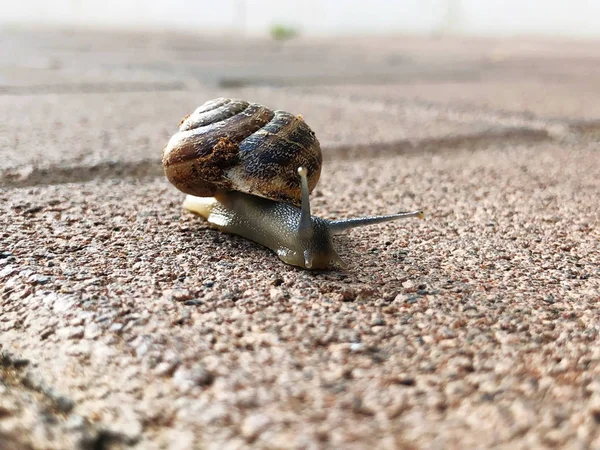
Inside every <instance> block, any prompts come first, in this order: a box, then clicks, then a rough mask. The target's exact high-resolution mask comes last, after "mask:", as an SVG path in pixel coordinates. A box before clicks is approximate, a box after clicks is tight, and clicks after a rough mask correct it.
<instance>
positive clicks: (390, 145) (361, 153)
mask: <svg viewBox="0 0 600 450" xmlns="http://www.w3.org/2000/svg"><path fill="white" fill-rule="evenodd" d="M550 140H553V138H552V136H551V135H550V134H549V133H548V132H547V131H546V130H539V129H529V128H508V129H498V130H491V131H483V132H481V133H472V134H464V135H454V136H445V137H442V138H428V139H419V140H412V139H400V140H397V141H393V142H386V143H380V144H365V145H361V144H356V145H340V146H332V147H324V152H323V153H324V154H323V156H324V159H325V160H329V161H331V160H345V159H349V158H353V159H363V158H377V157H382V156H388V155H403V154H411V153H421V152H430V153H437V152H444V151H451V150H457V149H464V148H472V149H475V148H480V147H486V146H489V145H493V144H495V145H517V144H523V143H535V142H546V141H550ZM0 173H1V172H0ZM161 176H163V169H162V166H161V164H160V162H158V161H157V160H156V159H155V158H152V159H146V160H141V161H134V162H123V161H110V162H101V163H98V164H92V165H81V166H78V165H74V166H62V167H57V166H50V167H31V166H28V167H27V168H20V169H17V170H13V171H11V170H9V171H6V172H4V173H2V178H0V189H8V188H13V189H14V188H26V187H34V186H49V185H58V184H67V183H85V182H88V181H92V180H109V179H125V178H134V177H135V178H138V179H140V178H156V177H161Z"/></svg>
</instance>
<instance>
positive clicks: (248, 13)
mask: <svg viewBox="0 0 600 450" xmlns="http://www.w3.org/2000/svg"><path fill="white" fill-rule="evenodd" d="M0 23H36V24H39V23H42V24H51V25H57V24H58V25H76V26H100V27H132V28H153V27H154V28H161V29H164V28H166V29H184V30H208V31H236V32H238V31H242V32H246V33H251V34H261V33H267V32H268V29H269V27H270V26H271V25H273V24H281V25H291V26H295V27H297V28H298V29H299V30H301V31H302V32H303V33H304V34H336V33H356V32H359V33H381V32H399V33H411V32H416V33H437V32H451V33H464V34H480V35H512V34H537V35H546V36H548V35H549V36H553V35H563V36H573V37H600V0H17V1H15V0H0Z"/></svg>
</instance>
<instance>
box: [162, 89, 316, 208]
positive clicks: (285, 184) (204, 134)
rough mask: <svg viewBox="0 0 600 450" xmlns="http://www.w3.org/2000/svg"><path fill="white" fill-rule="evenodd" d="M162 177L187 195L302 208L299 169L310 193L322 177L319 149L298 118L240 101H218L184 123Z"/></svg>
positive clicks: (170, 147) (170, 145)
mask: <svg viewBox="0 0 600 450" xmlns="http://www.w3.org/2000/svg"><path fill="white" fill-rule="evenodd" d="M162 162H163V167H164V170H165V175H166V176H167V178H168V179H169V181H170V182H171V183H173V184H174V185H175V187H177V188H178V189H179V190H181V191H183V192H185V193H186V194H191V195H195V196H198V197H211V196H213V195H214V194H215V193H216V192H217V191H219V190H229V191H231V190H234V191H241V192H244V193H247V194H253V195H258V196H260V197H266V198H270V199H272V200H278V201H284V202H287V203H292V204H295V205H300V203H301V199H302V195H301V189H300V179H299V177H298V172H297V169H298V167H300V166H302V167H306V169H307V171H308V184H309V188H310V190H311V191H312V190H313V189H314V187H315V186H316V184H317V182H318V181H319V176H320V174H321V164H322V157H321V147H320V145H319V141H318V140H317V137H316V136H315V133H314V132H313V131H312V130H311V129H310V128H309V126H308V125H307V124H306V123H305V122H304V120H303V119H302V118H301V117H299V116H294V115H293V114H290V113H288V112H286V111H279V110H277V111H271V110H270V109H268V108H266V107H264V106H262V105H259V104H256V103H248V102H246V101H243V100H231V99H226V98H218V99H215V100H210V101H208V102H206V103H204V104H203V105H202V106H200V107H198V108H197V109H196V110H195V111H194V112H193V113H192V114H190V115H189V116H187V117H186V118H184V119H183V121H182V122H181V124H180V125H179V132H177V133H175V134H174V135H173V136H172V137H171V139H170V140H169V142H168V143H167V145H166V147H165V148H164V149H163V153H162Z"/></svg>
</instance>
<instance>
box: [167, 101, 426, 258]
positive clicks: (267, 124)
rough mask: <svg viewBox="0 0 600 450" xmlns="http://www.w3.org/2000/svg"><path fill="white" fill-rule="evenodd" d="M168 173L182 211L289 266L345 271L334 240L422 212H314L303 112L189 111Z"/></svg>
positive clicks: (230, 107)
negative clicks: (344, 215) (339, 215)
mask: <svg viewBox="0 0 600 450" xmlns="http://www.w3.org/2000/svg"><path fill="white" fill-rule="evenodd" d="M162 163H163V168H164V172H165V175H166V177H167V178H168V180H169V181H170V182H171V183H172V184H173V185H174V186H175V187H177V188H178V189H179V190H180V191H182V192H184V193H185V194H188V195H187V197H186V199H185V201H184V203H183V208H184V209H187V210H189V211H191V212H193V213H195V214H198V215H200V216H201V217H203V218H204V219H206V220H207V221H208V222H209V224H211V225H212V226H213V227H215V228H217V229H218V230H221V231H223V232H226V233H232V234H237V235H240V236H243V237H245V238H247V239H250V240H252V241H255V242H257V243H259V244H261V245H263V246H265V247H267V248H269V249H271V250H273V251H274V252H275V253H276V254H277V255H278V256H279V258H280V259H281V260H282V261H283V262H285V263H287V264H291V265H294V266H299V267H303V268H307V269H329V268H333V267H335V266H339V267H342V268H344V267H345V264H344V263H343V262H342V260H341V259H340V257H339V256H338V254H337V252H336V251H335V249H334V247H333V239H332V237H333V236H334V235H336V234H339V233H342V232H343V231H346V230H348V229H351V228H355V227H360V226H364V225H372V224H377V223H382V222H387V221H391V220H396V219H404V218H410V217H419V218H422V217H423V212H422V211H413V212H400V213H397V214H391V215H385V216H370V217H362V218H354V219H343V220H326V219H322V218H319V217H315V216H312V215H311V210H310V201H309V194H310V192H311V191H312V190H313V189H314V187H315V186H316V184H317V182H318V180H319V176H320V173H321V164H322V156H321V148H320V144H319V141H318V140H317V137H316V136H315V133H314V132H313V131H312V130H311V129H310V128H309V126H308V125H307V124H306V122H304V119H303V118H302V117H301V116H295V115H293V114H290V113H289V112H286V111H280V110H276V111H272V110H270V109H268V108H266V107H265V106H262V105H259V104H256V103H248V102H246V101H243V100H232V99H225V98H219V99H215V100H211V101H208V102H206V103H204V104H203V105H201V106H199V107H198V108H197V109H196V110H195V111H194V112H193V113H192V114H190V115H188V116H186V117H185V118H184V119H183V120H182V121H181V123H180V125H179V131H178V132H177V133H175V134H174V135H173V136H172V137H171V139H170V140H169V142H168V143H167V145H166V146H165V148H164V149H163V152H162Z"/></svg>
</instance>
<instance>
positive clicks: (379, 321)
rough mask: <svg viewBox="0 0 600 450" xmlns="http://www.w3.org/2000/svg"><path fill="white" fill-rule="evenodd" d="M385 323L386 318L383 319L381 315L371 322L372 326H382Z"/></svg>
mask: <svg viewBox="0 0 600 450" xmlns="http://www.w3.org/2000/svg"><path fill="white" fill-rule="evenodd" d="M383 325H385V320H383V318H381V317H376V318H375V319H373V321H372V322H371V326H372V327H380V326H383Z"/></svg>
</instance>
